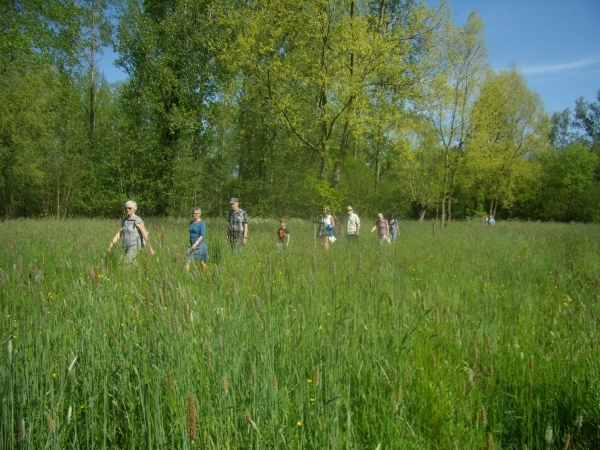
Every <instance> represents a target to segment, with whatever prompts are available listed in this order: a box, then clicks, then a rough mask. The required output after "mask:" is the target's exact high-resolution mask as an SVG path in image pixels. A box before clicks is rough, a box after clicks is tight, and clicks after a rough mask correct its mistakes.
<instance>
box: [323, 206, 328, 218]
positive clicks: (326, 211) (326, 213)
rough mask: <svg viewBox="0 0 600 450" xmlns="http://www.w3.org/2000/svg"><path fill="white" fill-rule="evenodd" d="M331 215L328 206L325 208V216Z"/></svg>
mask: <svg viewBox="0 0 600 450" xmlns="http://www.w3.org/2000/svg"><path fill="white" fill-rule="evenodd" d="M328 214H329V208H328V207H327V206H324V207H323V215H324V216H326V215H328Z"/></svg>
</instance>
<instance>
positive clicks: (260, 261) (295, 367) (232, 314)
mask: <svg viewBox="0 0 600 450" xmlns="http://www.w3.org/2000/svg"><path fill="white" fill-rule="evenodd" d="M187 223H188V221H187V220H186V219H148V220H147V221H146V225H147V227H148V229H149V231H150V237H151V243H152V246H153V247H154V249H155V250H156V252H157V256H155V257H150V256H149V255H147V254H145V252H143V253H142V254H141V255H140V256H139V258H138V265H137V266H135V267H131V268H127V269H126V268H124V267H123V266H122V265H121V264H120V263H119V257H120V255H121V254H122V250H121V248H120V245H119V244H120V242H119V244H117V246H116V247H115V250H113V253H112V254H108V253H107V252H106V247H107V245H108V243H109V242H110V239H111V237H112V236H113V235H114V233H115V231H116V229H117V228H118V226H119V221H118V220H99V219H98V220H92V219H72V220H63V221H57V220H50V219H46V220H39V221H36V220H24V219H23V220H11V221H5V222H2V223H0V240H1V243H2V245H1V246H0V306H1V308H2V309H1V313H2V315H1V319H0V324H1V330H2V332H1V336H2V343H3V351H2V352H1V354H0V380H1V382H2V391H1V392H2V402H1V405H0V406H1V408H2V420H1V423H0V448H6V449H9V448H10V449H12V448H27V449H40V448H57V449H62V448H86V449H91V448H165V449H167V448H169V449H194V448H203V449H224V448H229V449H248V448H253V449H259V448H263V449H288V448H290V449H301V448H303V449H325V448H329V449H338V448H340V449H341V448H345V449H381V450H383V449H403V448H406V449H450V448H457V449H466V448H469V449H477V448H487V449H492V448H493V449H500V448H502V449H506V448H514V449H524V448H527V449H537V448H556V449H564V448H580V449H586V448H599V447H600V430H599V429H598V425H599V424H600V381H599V379H600V370H599V367H598V362H599V361H600V359H599V356H600V355H599V350H598V329H599V326H600V308H599V307H598V299H599V298H600V260H599V258H598V245H599V243H600V225H592V224H588V225H586V224H560V223H533V222H531V223H529V222H513V223H506V222H500V223H497V224H496V225H495V226H493V227H491V226H486V225H484V224H482V223H478V222H453V223H452V224H451V226H450V227H449V228H448V229H447V230H443V231H440V230H439V229H437V228H435V227H434V226H432V223H431V222H429V223H418V222H401V224H400V235H399V238H398V242H397V243H396V244H394V245H384V246H381V245H379V243H378V239H377V237H376V236H375V233H373V234H370V233H368V231H369V230H370V228H371V226H370V223H369V224H368V225H367V224H366V220H365V219H364V218H363V229H362V233H361V236H360V241H359V244H358V245H356V246H353V245H348V243H347V242H345V241H344V239H343V237H340V238H339V240H338V242H336V243H335V244H333V245H332V246H331V249H330V250H329V251H325V250H324V249H322V248H320V247H319V246H318V245H317V246H315V241H314V237H313V229H314V228H313V224H312V223H311V222H308V221H303V220H299V219H291V220H289V221H288V228H289V229H290V231H291V244H290V247H289V249H288V250H286V251H277V249H276V248H275V239H276V230H277V228H278V221H277V220H275V219H273V220H271V219H260V220H251V221H250V235H249V242H248V245H247V246H246V247H245V248H243V249H242V251H241V253H240V254H239V255H235V254H232V252H231V250H230V249H229V248H228V247H227V246H226V245H225V242H224V238H225V228H226V225H225V221H224V220H223V219H207V243H208V248H209V255H210V259H209V265H208V268H207V270H206V271H204V272H203V271H202V270H201V269H200V268H199V267H194V268H192V270H191V271H190V272H189V273H186V271H185V269H184V263H185V249H186V247H187V246H186V242H187V239H188V233H187Z"/></svg>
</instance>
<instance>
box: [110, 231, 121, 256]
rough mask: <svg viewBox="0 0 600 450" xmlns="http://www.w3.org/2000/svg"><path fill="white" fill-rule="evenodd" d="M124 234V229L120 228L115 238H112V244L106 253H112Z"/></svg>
mask: <svg viewBox="0 0 600 450" xmlns="http://www.w3.org/2000/svg"><path fill="white" fill-rule="evenodd" d="M122 233H123V228H122V227H121V228H119V231H117V234H115V235H114V237H113V238H112V240H111V241H110V244H108V248H107V249H106V251H108V253H110V252H111V251H112V248H113V246H114V245H115V244H116V243H117V241H118V240H119V238H120V237H121V234H122Z"/></svg>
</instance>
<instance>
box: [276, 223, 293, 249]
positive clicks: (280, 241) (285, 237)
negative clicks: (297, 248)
mask: <svg viewBox="0 0 600 450" xmlns="http://www.w3.org/2000/svg"><path fill="white" fill-rule="evenodd" d="M276 244H277V248H278V249H279V250H283V249H286V248H287V247H288V246H289V245H290V230H288V228H287V226H286V222H285V219H281V220H279V229H278V230H277V242H276Z"/></svg>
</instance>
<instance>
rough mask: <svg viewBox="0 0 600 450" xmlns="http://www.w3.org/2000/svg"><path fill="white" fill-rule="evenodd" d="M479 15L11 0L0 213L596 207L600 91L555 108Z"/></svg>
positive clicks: (373, 2) (385, 7) (410, 2)
mask: <svg viewBox="0 0 600 450" xmlns="http://www.w3.org/2000/svg"><path fill="white" fill-rule="evenodd" d="M483 29H484V24H483V22H482V20H481V18H480V17H479V16H478V15H477V13H476V12H473V13H472V14H471V15H470V16H469V18H468V20H467V21H466V23H465V24H464V25H462V26H457V25H455V24H454V23H453V21H452V15H451V10H450V7H449V6H448V5H447V4H441V5H440V6H439V7H436V8H432V7H430V6H428V5H427V4H425V3H424V2H421V1H418V0H361V1H357V0H344V1H342V0H311V1H310V2H305V1H300V0H279V1H277V2H273V1H271V0H252V1H238V0H221V1H215V0H123V1H121V2H113V1H111V0H53V1H51V2H45V1H41V0H29V1H19V0H11V1H2V2H1V3H0V30H1V32H0V58H1V63H0V64H1V65H0V104H2V105H3V107H2V108H1V109H0V173H1V176H0V216H2V217H3V218H12V217H39V216H49V217H58V218H63V217H81V216H115V215H118V214H120V209H121V208H120V206H121V202H122V201H123V200H125V199H127V198H134V199H135V200H136V201H137V202H138V204H139V205H140V211H143V214H144V216H182V215H187V214H188V212H189V208H190V207H191V206H193V205H201V206H202V210H203V214H204V215H206V216H216V215H222V214H224V213H225V211H226V210H227V209H228V204H227V201H228V199H229V198H230V197H234V196H235V197H239V198H240V200H241V201H242V203H243V206H244V209H246V210H247V211H248V212H249V213H250V214H251V215H253V216H284V215H285V216H288V217H309V216H312V215H315V214H316V212H317V211H319V210H320V208H321V207H322V206H323V205H326V206H328V207H329V208H331V209H332V210H334V211H336V210H338V211H339V210H341V208H342V205H345V204H352V205H353V206H354V208H355V210H357V211H358V212H359V213H361V215H363V216H364V215H371V214H374V213H376V212H378V211H382V212H384V213H385V214H387V213H389V212H394V213H395V214H396V215H397V216H399V217H403V218H417V219H425V218H432V217H437V218H439V219H440V220H441V221H442V222H443V223H444V224H447V223H448V222H449V221H450V220H453V219H454V220H456V219H463V218H467V217H471V216H476V215H482V216H483V215H487V214H493V215H495V216H497V217H498V218H514V219H528V220H560V221H597V220H600V206H598V205H599V202H598V200H599V199H600V184H599V182H600V163H599V160H598V155H599V152H600V145H599V144H598V142H599V133H600V132H599V129H600V91H599V92H598V98H597V101H594V102H586V101H584V100H583V99H582V98H580V99H579V100H577V101H576V102H575V108H574V110H573V111H570V110H568V109H567V110H565V111H562V112H560V113H554V114H552V115H549V114H548V113H547V112H546V111H545V110H544V107H543V104H542V101H541V99H540V98H539V96H538V95H537V94H536V93H535V92H533V91H531V89H529V87H528V86H527V83H526V82H525V80H524V77H523V75H522V74H521V73H520V72H519V70H518V69H517V68H510V69H508V70H502V71H495V70H492V69H491V68H490V66H489V63H488V59H487V49H486V43H485V39H484V36H483ZM107 47H112V48H114V50H115V51H116V52H117V53H118V55H119V58H118V60H117V64H118V66H119V67H121V68H122V69H123V70H124V71H125V72H126V73H127V75H128V77H127V80H126V81H124V82H120V83H114V84H109V83H107V82H106V80H105V79H104V78H103V76H102V74H101V72H100V70H99V61H100V60H101V58H102V56H103V49H105V48H107Z"/></svg>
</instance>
